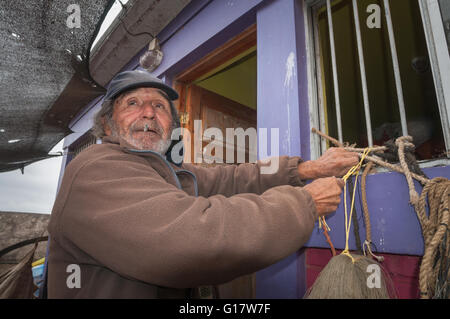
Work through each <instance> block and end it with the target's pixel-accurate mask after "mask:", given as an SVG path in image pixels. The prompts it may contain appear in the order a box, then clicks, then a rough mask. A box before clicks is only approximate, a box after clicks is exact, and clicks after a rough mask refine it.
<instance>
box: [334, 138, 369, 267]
mask: <svg viewBox="0 0 450 319" xmlns="http://www.w3.org/2000/svg"><path fill="white" fill-rule="evenodd" d="M370 151H371V148H370V147H367V148H366V149H364V152H363V153H362V156H361V160H360V161H359V163H358V164H357V165H355V166H353V167H352V168H350V170H349V171H348V172H347V174H345V176H344V177H342V179H343V180H344V182H345V184H344V213H345V249H344V251H343V252H342V253H341V254H344V255H346V256H348V257H350V258H351V260H352V262H353V263H354V262H355V259H354V258H353V256H352V255H351V254H350V252H349V249H348V240H349V238H350V227H351V225H352V213H353V206H354V204H355V194H356V185H357V183H358V174H359V171H360V170H361V166H362V164H363V162H364V159H365V158H366V156H367V155H368V154H369V153H370ZM352 175H356V179H355V186H354V188H353V195H352V203H351V207H350V216H348V213H347V179H349V178H350V177H351V176H352Z"/></svg>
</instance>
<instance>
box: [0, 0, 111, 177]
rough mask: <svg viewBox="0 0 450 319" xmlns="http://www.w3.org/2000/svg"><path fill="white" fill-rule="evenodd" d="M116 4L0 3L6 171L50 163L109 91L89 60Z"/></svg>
mask: <svg viewBox="0 0 450 319" xmlns="http://www.w3.org/2000/svg"><path fill="white" fill-rule="evenodd" d="M113 2H114V1H113V0H96V1H90V0H89V1H88V0H77V1H73V0H57V1H52V0H40V1H39V0H1V1H0V53H1V58H0V94H1V98H0V114H1V115H0V172H1V171H7V170H12V169H16V168H20V167H23V166H24V165H27V164H29V163H31V162H34V161H36V160H39V159H42V158H46V157H48V152H49V150H51V149H52V147H53V146H54V145H55V144H56V143H58V142H59V141H60V140H61V139H62V138H63V137H64V136H65V135H67V134H68V133H70V131H69V129H68V124H69V122H70V120H71V119H72V118H73V117H74V116H75V114H76V113H77V112H78V111H79V110H80V109H81V108H82V107H83V106H84V105H86V104H87V102H89V101H90V100H92V99H93V98H95V97H96V96H98V95H100V94H101V93H102V92H103V90H104V89H103V88H101V87H99V86H98V85H95V83H94V82H93V81H92V80H91V78H90V75H89V71H87V70H88V67H87V65H88V64H87V60H88V53H89V48H90V44H91V43H92V39H93V37H94V36H95V34H96V30H97V28H98V26H99V25H100V24H101V22H102V20H103V17H104V15H105V14H106V12H107V10H109V8H110V7H111V5H112V3H113ZM73 4H75V6H74V5H73ZM70 5H72V6H70ZM78 8H79V13H80V15H79V17H80V20H79V21H80V24H79V28H77V27H76V26H77V22H78V20H77V17H78V15H77V12H78V10H77V9H78ZM71 26H72V27H73V28H70V27H71ZM17 140H18V141H17Z"/></svg>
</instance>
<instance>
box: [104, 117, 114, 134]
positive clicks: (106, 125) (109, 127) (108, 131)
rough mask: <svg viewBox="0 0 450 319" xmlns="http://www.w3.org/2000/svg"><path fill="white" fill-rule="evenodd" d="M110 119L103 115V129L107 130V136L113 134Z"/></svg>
mask: <svg viewBox="0 0 450 319" xmlns="http://www.w3.org/2000/svg"><path fill="white" fill-rule="evenodd" d="M108 122H109V121H107V120H106V119H105V117H102V124H103V130H104V131H105V135H106V136H111V134H112V130H111V126H110V125H109V123H108Z"/></svg>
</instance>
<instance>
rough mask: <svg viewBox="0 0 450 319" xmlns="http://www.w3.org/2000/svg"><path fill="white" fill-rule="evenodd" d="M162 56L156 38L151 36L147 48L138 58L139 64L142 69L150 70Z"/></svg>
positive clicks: (157, 64)
mask: <svg viewBox="0 0 450 319" xmlns="http://www.w3.org/2000/svg"><path fill="white" fill-rule="evenodd" d="M163 56H164V54H163V53H162V51H161V48H160V46H159V41H158V39H157V38H153V40H152V41H150V43H149V45H148V50H147V51H146V52H145V53H144V54H143V55H142V56H141V58H140V59H139V64H140V65H141V67H142V68H143V69H145V70H147V71H148V72H152V71H153V70H155V69H156V68H157V67H158V66H159V65H160V64H161V61H162V59H163Z"/></svg>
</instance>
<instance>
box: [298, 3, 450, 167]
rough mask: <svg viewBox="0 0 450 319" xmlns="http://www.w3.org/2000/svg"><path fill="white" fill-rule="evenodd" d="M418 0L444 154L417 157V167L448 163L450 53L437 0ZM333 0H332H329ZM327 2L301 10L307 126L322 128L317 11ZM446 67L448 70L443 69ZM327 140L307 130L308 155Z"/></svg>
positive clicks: (321, 148) (314, 154) (316, 152)
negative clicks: (306, 87)
mask: <svg viewBox="0 0 450 319" xmlns="http://www.w3.org/2000/svg"><path fill="white" fill-rule="evenodd" d="M417 1H418V2H419V8H420V13H421V17H422V23H423V26H424V33H425V38H426V45H427V49H428V53H429V58H430V65H431V68H432V74H433V79H434V85H435V89H436V97H437V100H438V109H439V117H440V119H441V126H442V133H443V135H444V142H445V148H446V151H447V158H446V159H445V158H444V159H442V158H441V159H429V160H422V161H419V165H420V167H430V166H434V164H436V165H442V164H444V165H450V158H449V157H450V154H449V150H450V55H449V51H448V47H447V42H446V37H445V31H444V25H443V23H442V16H441V13H440V10H439V8H440V7H439V3H438V1H437V0H417ZM331 2H333V0H331ZM324 6H326V0H305V1H304V2H303V9H304V10H303V12H304V21H305V26H304V27H305V42H306V51H307V57H306V60H307V77H308V82H309V85H308V95H309V96H308V100H309V105H310V109H309V114H310V127H316V128H319V130H323V129H324V127H325V112H324V111H325V102H324V98H323V92H324V90H323V87H322V83H323V81H322V73H323V71H322V70H321V66H320V58H321V57H320V50H319V36H318V35H319V33H318V24H317V20H316V13H317V11H318V10H319V9H320V8H322V7H324ZM446 70H447V72H445V71H446ZM326 146H327V142H326V141H325V140H324V139H320V137H319V136H317V134H310V154H311V159H312V160H314V159H317V158H319V157H320V155H321V154H322V153H323V152H324V151H325V150H326Z"/></svg>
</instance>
